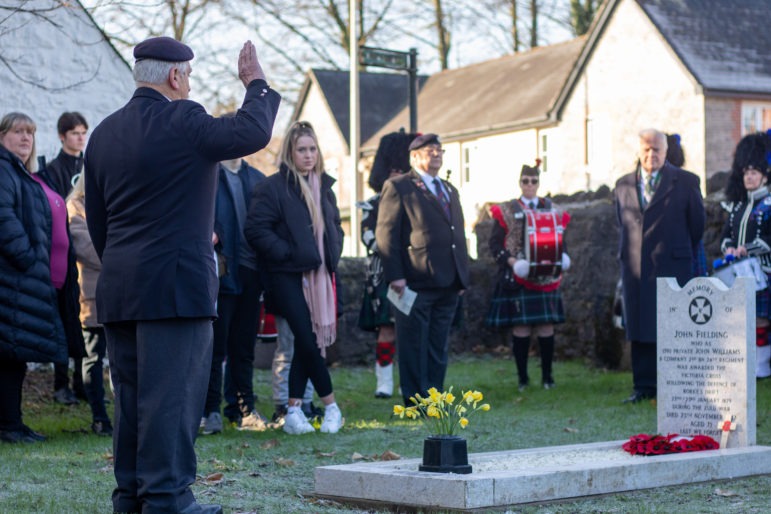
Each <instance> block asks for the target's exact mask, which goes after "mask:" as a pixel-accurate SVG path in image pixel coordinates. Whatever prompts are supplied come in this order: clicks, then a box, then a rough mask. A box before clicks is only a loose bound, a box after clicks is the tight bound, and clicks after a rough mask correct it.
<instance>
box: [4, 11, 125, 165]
mask: <svg viewBox="0 0 771 514" xmlns="http://www.w3.org/2000/svg"><path fill="white" fill-rule="evenodd" d="M12 2H13V3H16V4H19V6H23V8H25V9H35V8H37V9H41V8H50V7H53V6H57V5H59V6H60V7H59V8H57V9H55V10H53V11H50V12H48V13H45V16H48V17H49V18H50V19H52V20H54V21H55V22H56V23H57V24H58V25H59V26H60V27H59V28H56V27H54V26H53V25H52V24H50V23H48V22H47V21H45V20H42V19H40V18H38V17H35V16H33V15H31V14H26V13H21V12H17V13H15V14H13V15H12V16H10V17H9V18H7V19H5V20H4V21H3V22H2V25H0V55H1V56H2V57H3V58H4V59H5V60H6V61H8V62H10V63H11V68H12V69H9V67H8V66H4V65H2V64H0V84H2V90H3V94H2V95H0V115H4V114H6V113H8V112H11V111H21V112H24V113H26V114H28V115H29V116H30V117H31V118H32V119H33V120H34V121H35V123H36V124H37V134H36V144H37V153H38V155H45V156H46V158H47V159H48V160H50V159H52V158H53V157H56V155H57V154H58V153H59V149H60V148H61V143H60V142H59V138H58V137H57V131H56V120H57V119H58V118H59V116H60V115H61V113H62V112H65V111H79V112H80V113H81V114H83V116H85V117H86V120H87V121H88V124H89V127H90V128H94V127H95V126H96V125H97V124H99V122H100V121H101V120H102V119H103V118H105V117H106V116H107V115H108V114H110V113H112V112H113V111H115V110H116V109H118V108H119V107H120V106H122V105H123V104H125V103H126V102H127V101H128V100H129V98H131V95H132V93H133V91H134V81H133V79H132V77H131V70H130V69H129V67H128V66H127V65H126V63H125V62H124V61H123V60H122V59H121V58H120V57H119V56H118V54H117V53H116V52H115V51H114V50H113V48H112V47H111V46H110V45H109V44H108V43H107V42H106V41H105V40H104V38H103V36H102V34H101V32H100V31H99V30H98V28H97V27H96V26H95V25H94V24H93V22H92V21H91V20H90V18H89V17H88V16H87V15H86V13H85V12H84V11H83V9H82V8H81V7H80V6H79V4H78V3H77V2H73V3H70V4H66V5H62V4H63V3H62V2H58V1H55V0H30V1H28V2H22V1H18V0H12ZM7 15H8V11H4V14H3V16H7ZM17 75H18V76H17Z"/></svg>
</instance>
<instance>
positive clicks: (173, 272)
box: [84, 37, 280, 514]
mask: <svg viewBox="0 0 771 514" xmlns="http://www.w3.org/2000/svg"><path fill="white" fill-rule="evenodd" d="M134 57H135V58H136V64H135V65H134V80H135V82H136V84H137V90H136V91H135V93H134V96H133V97H132V98H131V100H130V101H129V102H128V103H127V104H126V105H125V106H124V107H122V108H121V109H119V110H118V111H116V112H115V113H113V114H111V115H110V116H109V117H107V118H106V119H105V120H104V121H103V122H102V123H100V124H99V126H98V127H96V129H94V132H93V134H92V135H91V139H90V141H89V143H88V147H87V148H86V155H85V172H84V173H85V177H86V181H85V187H86V221H87V223H88V229H89V233H90V235H91V239H92V241H93V243H94V248H95V249H96V251H97V253H98V254H99V257H100V258H101V260H102V271H101V274H100V275H99V280H98V283H97V290H96V303H97V318H98V321H99V322H100V323H101V324H102V325H103V326H104V330H105V335H106V337H107V347H108V353H109V355H110V368H111V370H112V377H113V380H114V382H115V431H114V441H113V448H114V456H115V461H114V462H115V480H116V482H117V487H116V488H115V491H114V492H113V495H112V500H113V507H114V509H115V511H118V512H143V513H145V514H148V513H151V512H152V513H156V512H158V513H160V512H183V513H186V514H187V513H202V512H205V513H218V512H222V509H221V507H220V506H219V505H200V504H198V503H197V502H196V501H195V499H194V498H193V493H192V491H191V490H190V485H191V484H192V483H193V482H194V481H195V472H196V456H195V450H194V448H193V445H194V443H195V438H196V435H197V433H198V424H199V420H200V419H201V413H202V412H203V408H204V399H205V397H206V389H207V384H208V379H209V372H210V367H211V362H212V319H213V318H215V317H216V316H217V311H216V309H215V305H214V303H215V300H216V298H217V289H218V280H217V272H216V269H215V260H214V247H213V244H212V234H213V229H214V205H215V192H216V191H217V168H218V163H219V161H224V160H227V159H237V158H240V157H243V156H246V155H249V154H252V153H254V152H256V151H258V150H260V149H262V148H264V147H265V146H266V145H267V144H268V142H269V141H270V137H271V132H272V130H273V122H274V120H275V116H276V112H277V110H278V105H279V102H280V96H279V94H278V93H276V92H275V91H273V90H271V89H270V87H269V86H268V83H267V82H266V80H265V74H264V73H263V71H262V68H261V67H260V63H259V61H258V60H257V54H256V51H255V49H254V46H253V45H252V43H251V42H249V41H247V42H246V43H245V44H244V46H243V48H242V50H241V54H240V55H239V58H238V76H239V78H240V79H241V81H242V82H243V84H244V86H245V87H246V95H245V97H244V102H243V104H242V105H241V108H240V109H239V110H238V112H237V113H236V115H235V116H234V117H232V118H213V117H212V116H210V115H208V114H207V113H206V111H205V110H204V108H203V107H202V106H201V105H199V104H197V103H195V102H192V101H189V100H187V97H188V95H189V93H190V82H189V78H190V72H191V67H190V60H191V59H193V51H192V50H191V49H190V48H189V47H188V46H187V45H184V44H182V43H180V42H179V41H175V40H173V39H171V38H167V37H159V38H152V39H148V40H147V41H144V42H142V43H140V44H139V45H137V46H136V48H135V49H134Z"/></svg>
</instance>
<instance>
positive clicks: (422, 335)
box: [375, 134, 469, 405]
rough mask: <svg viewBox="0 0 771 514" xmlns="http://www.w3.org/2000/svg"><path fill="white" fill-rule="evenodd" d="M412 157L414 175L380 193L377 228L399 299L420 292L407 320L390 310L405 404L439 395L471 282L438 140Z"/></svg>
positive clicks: (432, 138)
mask: <svg viewBox="0 0 771 514" xmlns="http://www.w3.org/2000/svg"><path fill="white" fill-rule="evenodd" d="M409 152H410V165H411V166H412V169H411V170H410V171H409V172H408V173H405V174H404V175H400V176H398V177H395V178H392V179H389V180H387V181H386V183H385V185H384V186H383V193H382V196H381V200H380V212H379V213H378V219H377V227H376V229H375V238H376V240H377V246H378V248H379V249H380V254H381V256H382V260H383V272H384V275H385V280H386V282H388V283H389V285H390V287H391V289H393V290H394V291H395V292H396V293H398V294H399V295H401V294H403V291H404V288H405V286H407V287H409V288H410V289H412V290H414V291H416V292H417V293H418V294H417V298H416V299H415V303H414V304H413V306H412V309H411V311H410V314H409V315H405V314H404V313H402V312H401V311H399V310H398V309H394V317H395V321H396V344H397V346H398V352H399V380H400V381H401V389H402V396H403V397H404V403H405V405H412V403H411V402H410V397H412V396H414V395H415V393H419V394H421V395H423V396H425V395H427V391H428V389H430V388H431V387H436V388H437V389H439V390H442V389H443V385H444V376H445V372H446V371H447V356H448V338H449V335H450V324H451V323H452V319H453V315H454V314H455V308H456V306H457V304H458V296H459V294H461V293H462V292H463V290H465V289H466V288H467V287H468V280H469V272H468V251H467V249H466V236H465V231H464V221H463V210H462V209H461V206H460V197H459V196H458V190H457V189H455V188H454V187H453V186H452V184H450V183H449V182H447V181H445V180H441V179H440V178H439V177H437V173H438V172H439V168H441V167H442V154H443V150H442V144H441V143H440V142H439V137H438V136H437V135H436V134H423V135H421V136H418V137H416V138H415V139H414V140H413V141H412V143H410V146H409Z"/></svg>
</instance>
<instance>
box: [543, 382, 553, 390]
mask: <svg viewBox="0 0 771 514" xmlns="http://www.w3.org/2000/svg"><path fill="white" fill-rule="evenodd" d="M543 388H544V389H546V390H547V391H548V390H549V389H554V382H544V383H543Z"/></svg>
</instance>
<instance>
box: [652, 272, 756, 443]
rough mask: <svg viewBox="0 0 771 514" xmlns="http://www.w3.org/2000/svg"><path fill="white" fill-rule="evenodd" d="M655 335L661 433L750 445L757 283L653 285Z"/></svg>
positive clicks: (669, 282)
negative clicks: (708, 437)
mask: <svg viewBox="0 0 771 514" xmlns="http://www.w3.org/2000/svg"><path fill="white" fill-rule="evenodd" d="M657 334H658V344H657V360H658V391H657V406H658V432H659V433H660V434H663V435H666V434H674V433H676V434H680V435H682V436H694V435H699V434H701V435H707V436H710V437H712V438H713V439H715V440H716V441H718V442H721V439H722V444H721V448H726V447H727V448H738V447H744V446H751V445H754V444H755V289H754V282H753V281H752V280H751V279H748V278H737V279H736V281H735V282H734V284H733V286H732V287H731V288H730V289H729V288H728V287H726V286H725V284H723V283H722V282H721V281H720V280H718V279H715V278H706V277H698V278H694V279H692V280H691V281H689V282H688V283H687V284H686V285H685V287H683V288H681V287H679V286H678V284H677V281H676V280H675V279H672V278H659V279H657ZM726 421H727V423H726ZM724 431H725V432H727V433H724ZM726 442H727V444H726Z"/></svg>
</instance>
